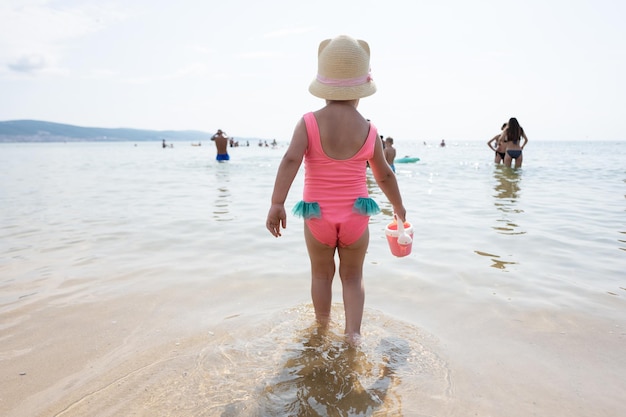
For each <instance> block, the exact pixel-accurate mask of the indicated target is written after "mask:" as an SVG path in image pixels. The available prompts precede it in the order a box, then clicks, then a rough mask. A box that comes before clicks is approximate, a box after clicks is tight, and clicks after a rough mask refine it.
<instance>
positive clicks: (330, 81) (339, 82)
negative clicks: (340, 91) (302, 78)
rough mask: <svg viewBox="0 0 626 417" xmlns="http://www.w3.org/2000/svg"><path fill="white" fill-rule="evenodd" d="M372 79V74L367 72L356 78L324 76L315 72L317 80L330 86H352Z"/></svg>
mask: <svg viewBox="0 0 626 417" xmlns="http://www.w3.org/2000/svg"><path fill="white" fill-rule="evenodd" d="M372 80H373V79H372V74H371V73H369V72H368V73H367V75H364V76H362V77H356V78H326V77H324V76H322V75H319V74H317V81H319V82H320V83H322V84H324V85H328V86H331V87H354V86H357V85H361V84H365V83H367V82H370V81H372Z"/></svg>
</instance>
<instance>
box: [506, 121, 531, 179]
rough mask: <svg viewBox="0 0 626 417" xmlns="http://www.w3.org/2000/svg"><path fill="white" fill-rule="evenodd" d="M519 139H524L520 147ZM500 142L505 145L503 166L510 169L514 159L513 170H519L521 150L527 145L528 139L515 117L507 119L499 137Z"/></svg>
mask: <svg viewBox="0 0 626 417" xmlns="http://www.w3.org/2000/svg"><path fill="white" fill-rule="evenodd" d="M520 139H524V144H522V145H520ZM500 140H502V141H504V142H505V143H506V155H505V156H504V165H506V166H507V167H510V166H511V164H512V163H513V160H514V159H515V168H521V166H522V162H523V161H524V156H523V155H522V150H523V149H524V146H526V144H527V143H528V138H527V137H526V134H525V133H524V129H522V127H521V126H520V125H519V122H518V121H517V119H516V118H515V117H511V118H510V119H509V123H508V124H507V127H505V128H504V130H503V131H502V134H501V135H500Z"/></svg>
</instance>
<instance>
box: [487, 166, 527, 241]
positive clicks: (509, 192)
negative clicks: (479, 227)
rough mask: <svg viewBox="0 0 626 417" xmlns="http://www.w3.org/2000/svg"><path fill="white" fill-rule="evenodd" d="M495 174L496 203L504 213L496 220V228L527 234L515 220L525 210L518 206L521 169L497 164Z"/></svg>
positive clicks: (513, 233)
mask: <svg viewBox="0 0 626 417" xmlns="http://www.w3.org/2000/svg"><path fill="white" fill-rule="evenodd" d="M493 174H494V178H495V180H496V185H495V190H494V191H495V194H494V197H496V200H495V202H494V205H495V206H496V208H497V209H498V210H499V211H500V212H501V214H502V217H501V218H499V219H498V220H496V221H497V224H496V226H494V227H493V228H494V230H496V232H498V233H501V234H506V235H523V234H525V233H526V232H524V231H521V230H519V227H520V226H519V225H518V224H517V223H516V222H515V220H514V218H515V217H516V215H518V214H520V213H523V212H524V210H522V209H520V208H518V207H517V201H518V199H519V194H520V183H521V181H522V176H521V170H517V169H512V168H509V167H505V166H503V165H496V166H495V169H494V171H493Z"/></svg>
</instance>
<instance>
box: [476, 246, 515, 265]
mask: <svg viewBox="0 0 626 417" xmlns="http://www.w3.org/2000/svg"><path fill="white" fill-rule="evenodd" d="M474 253H475V254H477V255H480V256H485V257H487V258H491V261H492V262H493V264H491V267H492V268H496V269H506V267H507V266H508V265H515V264H517V262H514V261H503V260H502V259H500V255H495V254H493V253H487V252H482V251H479V250H475V251H474Z"/></svg>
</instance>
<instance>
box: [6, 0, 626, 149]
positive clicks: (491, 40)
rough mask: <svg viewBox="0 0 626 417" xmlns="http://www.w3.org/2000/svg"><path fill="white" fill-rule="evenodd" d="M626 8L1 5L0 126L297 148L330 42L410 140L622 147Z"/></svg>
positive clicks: (112, 2)
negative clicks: (366, 60) (271, 142)
mask: <svg viewBox="0 0 626 417" xmlns="http://www.w3.org/2000/svg"><path fill="white" fill-rule="evenodd" d="M624 16H626V2H624V1H620V0H588V1H583V0H527V1H519V0H517V1H508V0H474V1H466V0H438V1H422V0H412V1H411V0H405V1H400V0H360V1H353V0H344V1H342V0H330V1H329V0H316V1H315V2H299V1H294V0H265V1H262V2H261V1H252V0H226V1H216V0H208V1H207V0H177V1H169V0H167V1H165V0H119V1H118V0H57V1H54V0H50V1H48V0H0V121H6V120H17V119H36V120H44V121H50V122H58V123H67V124H74V125H78V126H86V127H110V128H116V127H126V128H137V129H151V130H201V131H205V132H214V131H216V130H217V129H223V130H224V131H225V132H226V133H228V134H229V135H230V136H233V137H235V138H236V137H248V138H266V139H277V140H279V141H288V140H290V138H291V135H292V132H293V128H294V126H295V124H296V122H297V121H298V119H299V118H300V117H301V116H302V115H303V114H304V113H306V112H308V111H312V110H317V109H319V108H321V107H322V106H323V105H324V102H323V100H321V99H319V98H316V97H314V96H312V95H311V94H310V93H309V92H308V86H309V84H310V82H311V81H312V80H313V78H314V77H315V75H316V73H317V50H318V45H319V43H320V42H321V41H322V40H324V39H328V38H333V37H335V36H337V35H342V34H345V35H349V36H352V37H355V38H358V39H363V40H365V41H367V42H368V43H369V45H370V49H371V62H370V64H371V68H372V77H373V79H374V81H375V82H376V85H377V87H378V91H377V92H376V94H374V95H373V96H370V97H367V98H364V99H362V100H361V101H360V104H359V110H360V111H361V113H362V114H363V115H364V116H365V117H367V118H369V119H371V120H372V122H373V123H374V124H375V125H376V126H377V127H378V129H379V132H380V133H381V134H382V135H384V136H392V137H393V138H394V139H395V140H396V143H398V142H401V141H440V140H441V139H446V140H485V141H488V140H489V139H490V138H491V137H493V136H494V135H495V134H496V133H498V132H499V130H500V125H501V124H502V123H503V122H505V121H507V120H508V119H509V118H510V117H517V119H518V120H519V122H520V124H521V125H522V127H524V130H525V131H526V133H527V135H528V138H529V140H530V141H532V140H563V141H567V140H626V133H624V130H622V129H621V125H622V124H623V123H622V119H623V118H624V116H626V82H625V81H624V74H626V24H624V22H623V18H624Z"/></svg>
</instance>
